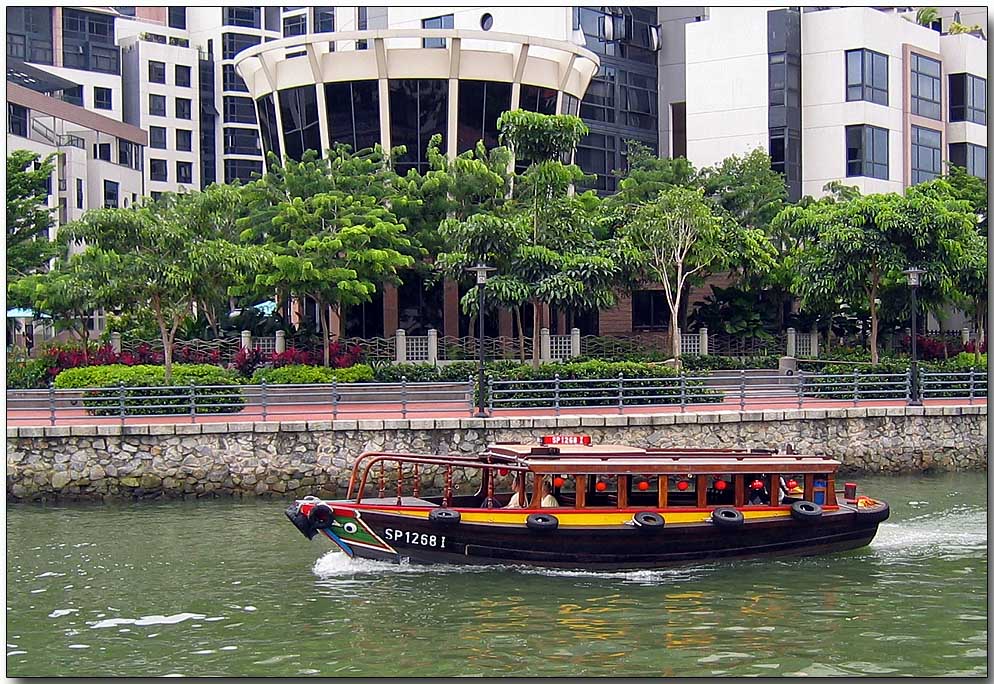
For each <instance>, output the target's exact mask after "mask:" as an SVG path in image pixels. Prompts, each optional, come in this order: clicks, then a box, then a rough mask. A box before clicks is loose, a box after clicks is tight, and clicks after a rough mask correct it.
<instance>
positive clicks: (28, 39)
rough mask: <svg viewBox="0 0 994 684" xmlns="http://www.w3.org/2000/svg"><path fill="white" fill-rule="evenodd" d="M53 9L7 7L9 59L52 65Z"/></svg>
mask: <svg viewBox="0 0 994 684" xmlns="http://www.w3.org/2000/svg"><path fill="white" fill-rule="evenodd" d="M52 45H53V43H52V8H51V7H9V6H8V7H7V57H10V58H13V59H23V60H25V61H27V62H33V63H37V64H52V61H53V56H54V55H53V51H52Z"/></svg>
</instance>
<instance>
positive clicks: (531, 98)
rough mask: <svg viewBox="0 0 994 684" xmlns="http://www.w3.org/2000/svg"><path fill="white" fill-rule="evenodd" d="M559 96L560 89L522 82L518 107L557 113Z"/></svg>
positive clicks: (530, 110) (545, 112)
mask: <svg viewBox="0 0 994 684" xmlns="http://www.w3.org/2000/svg"><path fill="white" fill-rule="evenodd" d="M612 68H613V67H612ZM558 96H559V91H557V90H555V89H554V88H541V87H539V86H533V85H525V84H522V85H521V95H520V97H519V98H518V107H519V108H520V109H524V110H525V111H529V112H538V113H539V114H555V113H556V100H557V98H558Z"/></svg>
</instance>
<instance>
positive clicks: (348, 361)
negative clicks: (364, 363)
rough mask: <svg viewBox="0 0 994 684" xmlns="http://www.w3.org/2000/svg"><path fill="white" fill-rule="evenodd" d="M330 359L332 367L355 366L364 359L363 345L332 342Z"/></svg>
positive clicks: (329, 350) (329, 352)
mask: <svg viewBox="0 0 994 684" xmlns="http://www.w3.org/2000/svg"><path fill="white" fill-rule="evenodd" d="M328 360H329V364H328V365H330V366H331V367H332V368H348V367H349V366H354V365H355V364H357V363H359V361H361V360H362V347H360V346H359V345H358V344H352V345H349V346H347V347H346V346H345V345H343V344H342V343H340V342H338V341H337V340H336V341H335V342H332V343H331V346H330V347H329V349H328Z"/></svg>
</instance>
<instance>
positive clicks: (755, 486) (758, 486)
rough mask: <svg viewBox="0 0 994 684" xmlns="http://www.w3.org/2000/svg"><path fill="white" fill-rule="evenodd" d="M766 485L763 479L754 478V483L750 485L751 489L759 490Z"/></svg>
mask: <svg viewBox="0 0 994 684" xmlns="http://www.w3.org/2000/svg"><path fill="white" fill-rule="evenodd" d="M764 486H765V485H764V484H763V481H762V480H753V481H752V483H751V484H750V485H749V489H755V490H757V491H759V490H760V489H762V488H763V487H764Z"/></svg>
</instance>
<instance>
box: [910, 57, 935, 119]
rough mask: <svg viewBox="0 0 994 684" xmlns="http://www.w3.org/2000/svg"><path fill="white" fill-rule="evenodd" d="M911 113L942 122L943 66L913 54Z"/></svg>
mask: <svg viewBox="0 0 994 684" xmlns="http://www.w3.org/2000/svg"><path fill="white" fill-rule="evenodd" d="M911 113H912V114H917V115H919V116H925V117H928V118H929V119H937V120H939V121H941V120H942V64H940V63H939V62H938V60H934V59H930V58H928V57H924V56H923V55H917V54H915V53H913V52H912V53H911Z"/></svg>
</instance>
